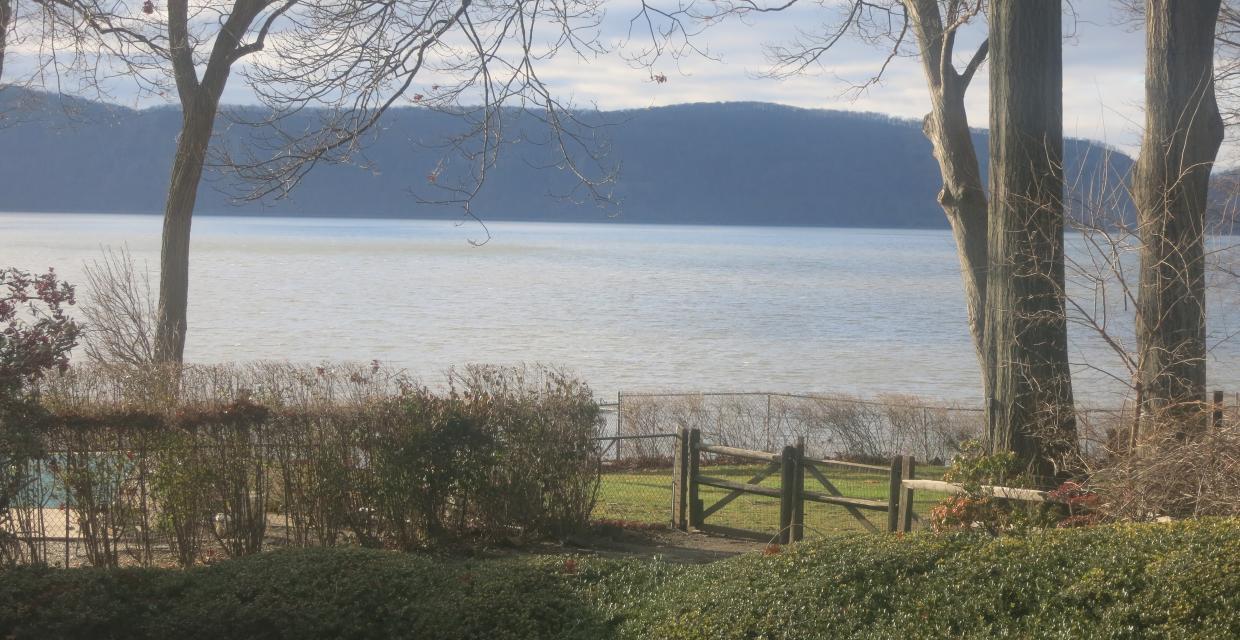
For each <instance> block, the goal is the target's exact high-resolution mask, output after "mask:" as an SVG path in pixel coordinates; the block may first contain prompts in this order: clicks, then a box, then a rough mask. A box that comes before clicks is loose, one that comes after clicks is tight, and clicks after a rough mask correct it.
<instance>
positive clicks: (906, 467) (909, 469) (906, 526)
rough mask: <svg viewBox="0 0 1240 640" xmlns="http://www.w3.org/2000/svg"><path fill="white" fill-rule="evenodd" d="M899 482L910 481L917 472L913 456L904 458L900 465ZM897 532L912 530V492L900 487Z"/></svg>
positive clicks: (902, 486)
mask: <svg viewBox="0 0 1240 640" xmlns="http://www.w3.org/2000/svg"><path fill="white" fill-rule="evenodd" d="M900 467H901V468H900V480H901V481H903V480H912V479H913V474H914V473H916V471H917V461H916V460H914V459H913V456H904V460H903V464H901V465H900ZM899 530H900V531H902V532H904V533H908V532H909V531H912V530H913V490H912V489H905V488H904V485H903V484H901V485H900V521H899Z"/></svg>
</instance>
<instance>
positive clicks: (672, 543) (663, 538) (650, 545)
mask: <svg viewBox="0 0 1240 640" xmlns="http://www.w3.org/2000/svg"><path fill="white" fill-rule="evenodd" d="M767 544H768V543H767V542H766V541H759V540H757V539H756V538H751V539H738V538H732V537H724V536H722V535H718V534H713V533H706V532H692V533H685V532H683V531H677V530H675V529H670V528H651V529H621V528H618V527H596V528H595V529H594V530H593V531H591V532H590V533H589V534H586V535H584V536H581V537H579V538H574V539H571V540H569V541H567V542H565V543H563V544H554V543H545V544H541V545H537V546H536V547H535V548H533V549H526V550H525V551H526V552H530V551H532V552H534V553H549V554H578V555H596V556H600V557H604V558H647V559H651V558H659V559H661V560H665V561H668V562H681V563H693V564H702V563H706V562H714V561H715V560H720V559H723V558H728V557H731V556H735V555H739V554H742V553H750V552H759V551H761V550H762V549H764V548H765V547H766V546H767Z"/></svg>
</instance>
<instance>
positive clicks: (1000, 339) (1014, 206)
mask: <svg viewBox="0 0 1240 640" xmlns="http://www.w3.org/2000/svg"><path fill="white" fill-rule="evenodd" d="M1061 9H1062V7H1061V0H994V1H993V2H991V4H990V9H989V11H990V197H991V200H990V228H989V236H988V242H987V246H988V252H989V265H990V274H989V278H988V280H987V288H986V314H985V320H986V327H985V342H986V353H987V357H988V367H987V370H988V371H989V373H990V376H991V378H990V380H991V382H990V388H991V390H992V398H991V400H990V402H989V408H988V418H989V421H988V422H989V424H988V436H989V440H990V446H991V449H992V450H993V451H1011V452H1014V453H1016V454H1017V456H1018V459H1019V460H1020V461H1021V462H1022V463H1023V464H1025V465H1027V466H1028V468H1029V469H1030V470H1031V471H1032V472H1033V473H1034V474H1035V475H1036V476H1037V477H1038V480H1039V481H1040V482H1042V483H1049V482H1050V481H1051V476H1053V475H1055V473H1056V472H1057V471H1058V470H1059V469H1060V468H1061V467H1060V465H1059V462H1060V460H1061V456H1062V455H1063V454H1064V453H1066V452H1067V451H1069V450H1070V449H1071V448H1072V447H1074V446H1075V444H1076V419H1075V415H1074V413H1073V400H1072V380H1071V373H1070V371H1069V367H1068V331H1067V318H1066V314H1065V309H1064V298H1063V291H1064V286H1063V285H1064V260H1063V251H1064V239H1063V232H1064V209H1063V189H1064V182H1063V64H1062V43H1061V37H1062V35H1061V25H1060V20H1061Z"/></svg>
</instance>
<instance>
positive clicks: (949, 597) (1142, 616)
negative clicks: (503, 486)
mask: <svg viewBox="0 0 1240 640" xmlns="http://www.w3.org/2000/svg"><path fill="white" fill-rule="evenodd" d="M0 637H12V638H35V637H38V638H59V637H90V638H120V637H125V638H162V637H181V638H219V637H232V638H313V637H333V638H337V637H340V638H348V637H353V638H370V637H374V638H379V637H411V638H592V639H593V638H602V639H607V638H615V639H618V640H619V639H626V638H634V639H636V638H678V639H699V638H701V639H706V638H711V639H715V638H725V639H726V638H772V639H774V638H919V637H924V638H940V637H968V638H993V637H1063V638H1084V637H1090V638H1102V637H1111V638H1234V637H1240V520H1236V519H1216V520H1204V521H1195V522H1179V523H1174V524H1165V525H1149V524H1146V525H1110V526H1104V527H1093V528H1086V529H1075V530H1049V531H1043V532H1036V533H1030V534H1026V535H1022V536H1013V537H1002V538H994V537H990V536H985V535H979V534H930V533H919V534H911V535H904V536H900V535H884V536H872V535H840V536H832V537H828V538H824V539H822V540H818V541H811V542H807V543H804V544H799V545H792V546H789V547H785V548H783V549H780V550H779V552H778V553H771V552H768V553H765V554H764V553H750V554H745V555H743V556H739V557H736V558H732V559H728V560H722V561H718V562H714V563H711V564H708V565H697V566H686V565H677V564H672V563H667V562H662V561H658V560H614V559H613V560H608V559H599V558H587V557H565V556H539V557H508V558H501V559H478V558H461V557H449V556H435V555H426V554H402V553H396V552H390V551H377V550H364V549H307V550H290V551H282V552H275V553H270V554H262V555H257V556H251V557H246V558H242V559H238V560H232V561H226V562H221V563H219V564H215V565H210V566H205V567H197V568H194V569H190V570H158V569H93V568H85V569H71V570H61V569H49V568H40V567H21V568H15V569H9V570H7V571H5V572H4V573H2V574H0Z"/></svg>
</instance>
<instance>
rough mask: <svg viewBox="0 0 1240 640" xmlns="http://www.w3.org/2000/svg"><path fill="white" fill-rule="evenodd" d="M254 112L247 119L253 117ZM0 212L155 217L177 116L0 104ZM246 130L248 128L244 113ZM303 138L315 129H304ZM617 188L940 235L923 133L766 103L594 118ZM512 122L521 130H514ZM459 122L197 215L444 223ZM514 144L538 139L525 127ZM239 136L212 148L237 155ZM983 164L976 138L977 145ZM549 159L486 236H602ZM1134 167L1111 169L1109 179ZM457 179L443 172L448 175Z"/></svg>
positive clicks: (1080, 151)
mask: <svg viewBox="0 0 1240 640" xmlns="http://www.w3.org/2000/svg"><path fill="white" fill-rule="evenodd" d="M251 110H252V108H251ZM0 113H4V115H5V120H4V121H3V122H0V210H6V211H48V212H129V213H157V212H159V211H161V210H162V206H163V197H164V189H165V187H166V184H167V181H168V174H169V170H170V159H171V156H172V153H173V149H174V144H175V138H176V134H177V125H178V121H179V119H180V114H179V112H178V111H177V110H176V109H174V108H171V107H161V108H151V109H144V110H132V109H127V108H124V107H118V106H115V105H104V104H100V103H93V102H84V101H79V100H71V99H60V98H55V97H49V96H45V95H42V94H28V93H23V92H20V91H18V90H15V89H7V90H5V91H3V92H0ZM249 115H251V116H254V115H257V114H255V113H250V114H249ZM303 117H304V118H306V123H307V125H308V123H309V122H310V119H313V118H315V117H317V116H316V114H314V113H308V114H305V115H304V116H303ZM583 118H586V119H588V120H589V121H591V122H593V123H601V124H606V125H608V126H605V127H603V128H601V129H600V130H599V131H598V135H600V136H601V137H602V139H604V140H605V141H606V143H607V145H608V151H609V155H608V158H609V162H615V163H618V165H619V167H620V173H619V178H618V182H617V184H616V185H615V194H616V196H617V197H618V199H619V201H620V202H621V208H620V210H619V213H618V214H617V215H616V217H615V219H616V220H619V221H622V222H641V223H678V224H763V225H813V226H843V227H862V226H864V227H898V228H942V227H946V222H945V220H944V217H943V214H942V211H941V210H940V209H939V208H938V206H937V204H936V203H935V196H936V194H937V193H938V190H939V186H940V180H939V175H938V168H937V165H936V164H935V162H934V159H933V158H932V157H931V155H930V145H929V143H928V142H927V141H926V139H925V137H924V136H923V135H922V133H921V123H920V122H916V121H911V120H901V119H893V118H889V117H886V116H880V115H873V114H862V113H854V112H843V111H825V110H810V109H797V108H792V107H784V106H778V105H773V104H763V103H714V104H685V105H676V106H670V107H658V108H651V109H641V110H630V111H618V112H606V113H590V114H584V115H583ZM518 120H519V119H518ZM460 126H461V125H460V123H459V121H457V120H456V119H454V118H451V117H448V116H445V115H443V114H438V113H434V112H430V111H428V110H426V109H419V108H402V109H398V110H396V111H393V112H392V113H390V114H389V116H388V118H387V119H386V120H385V122H384V128H383V132H382V134H381V135H380V136H378V137H377V139H376V140H375V141H374V142H373V143H372V144H370V145H369V147H368V148H367V150H366V153H365V155H366V158H367V160H368V161H369V163H370V164H369V166H368V167H366V168H363V167H358V166H323V167H319V168H317V169H315V170H314V172H312V173H311V174H310V175H309V177H308V178H307V179H306V180H305V181H304V182H303V184H302V185H301V186H299V187H298V189H297V190H296V191H295V192H294V194H293V196H292V197H291V198H290V199H286V200H278V201H274V202H266V203H262V204H260V203H247V204H245V205H243V206H235V205H234V204H232V203H231V202H230V198H229V197H228V196H227V195H226V194H225V193H222V192H221V190H222V191H228V190H229V189H230V188H231V187H230V185H229V184H228V183H227V182H226V181H225V180H223V179H222V178H220V177H218V176H217V177H216V178H215V179H214V180H211V179H210V178H209V179H208V182H207V183H206V184H204V186H203V188H202V189H201V190H200V194H199V204H198V209H197V211H198V212H199V213H207V214H233V215H238V214H248V215H306V216H346V217H347V216H358V217H407V218H445V217H455V216H459V215H460V209H459V208H455V207H443V206H432V205H426V204H419V203H418V202H417V201H416V199H415V198H414V197H413V196H412V195H411V194H410V189H411V188H413V189H421V190H422V191H420V192H419V193H422V194H423V195H433V194H431V193H423V192H425V191H426V176H427V174H428V173H430V172H431V171H432V170H433V169H434V167H435V166H436V163H437V162H438V160H439V158H440V157H441V156H442V152H441V151H439V150H437V149H433V148H427V147H426V146H424V145H425V144H433V143H435V142H437V141H440V140H442V139H443V138H444V137H445V136H447V135H451V134H453V133H455V132H459V131H460ZM508 128H509V130H510V131H515V132H518V133H520V132H523V131H524V132H527V133H529V134H530V136H529V137H530V138H534V137H535V136H537V133H536V131H535V129H536V128H535V127H534V123H533V122H532V119H531V118H528V117H527V118H525V119H524V120H521V121H518V122H515V123H514V124H513V125H511V126H509V127H508ZM240 129H243V128H242V127H232V128H230V129H228V130H227V131H225V132H224V133H223V134H222V140H221V142H222V143H223V144H227V145H232V146H236V145H242V144H245V137H244V136H243V134H242V133H241V132H240ZM975 137H976V142H977V146H978V149H979V151H980V152H981V153H982V155H983V166H984V162H985V157H984V156H985V153H986V139H985V133H984V132H978V133H976V134H975ZM1066 152H1067V164H1068V167H1067V173H1068V175H1078V174H1081V173H1082V172H1083V174H1084V175H1087V176H1094V175H1098V174H1099V172H1100V171H1101V169H1100V167H1101V165H1102V163H1103V157H1104V156H1105V155H1107V154H1108V153H1109V152H1108V151H1107V150H1106V149H1105V148H1103V147H1102V146H1100V145H1098V144H1096V143H1092V142H1087V141H1080V140H1071V141H1069V142H1068V144H1067V149H1066ZM554 159H555V157H554V155H553V154H552V152H551V150H550V149H548V148H547V147H546V146H541V145H537V144H531V143H529V142H524V143H521V144H516V145H512V146H511V147H509V148H508V149H506V154H505V155H504V156H503V157H502V158H501V160H500V162H499V164H498V166H497V167H495V168H494V170H493V171H492V172H491V174H490V175H489V178H488V182H487V184H486V186H485V188H484V189H483V191H482V193H481V194H480V195H479V196H478V198H477V199H476V200H475V202H474V207H473V209H474V212H475V213H476V214H477V215H478V216H479V217H481V218H483V219H490V220H555V221H603V220H607V219H608V218H607V214H606V213H605V212H603V211H600V210H599V209H598V208H597V207H594V206H592V205H588V204H580V203H574V202H571V201H567V200H564V199H561V198H556V197H554V195H549V194H564V193H567V192H569V191H570V190H571V188H572V186H573V184H574V181H573V179H572V178H571V177H570V176H568V175H567V174H566V173H564V172H562V171H557V170H555V169H554V168H550V169H548V168H545V165H547V164H549V163H551V162H553V161H554ZM1130 165H1131V160H1130V159H1129V158H1128V157H1126V156H1124V155H1122V154H1114V155H1112V156H1111V157H1110V171H1111V172H1114V174H1116V175H1120V174H1123V173H1125V172H1127V171H1128V169H1129V167H1130ZM455 166H456V165H454V164H450V165H449V167H450V169H449V170H451V168H452V167H455Z"/></svg>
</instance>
